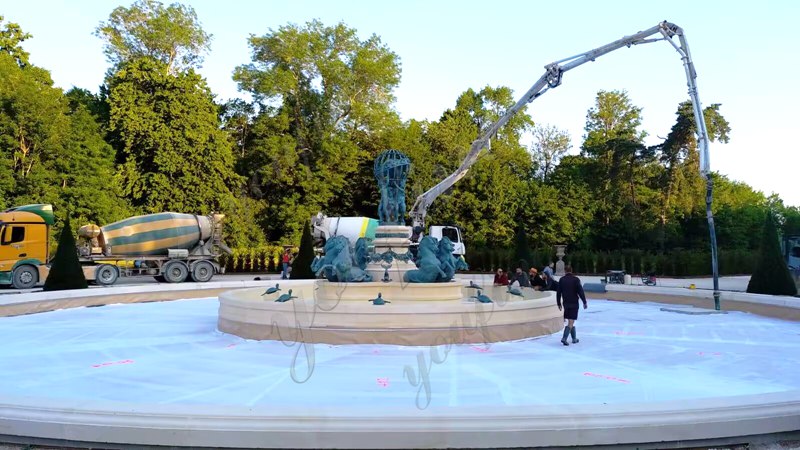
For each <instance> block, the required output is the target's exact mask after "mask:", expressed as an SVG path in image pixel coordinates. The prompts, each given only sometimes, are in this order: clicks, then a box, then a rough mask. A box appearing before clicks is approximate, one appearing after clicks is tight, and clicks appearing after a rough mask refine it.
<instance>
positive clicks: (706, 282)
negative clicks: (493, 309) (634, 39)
mask: <svg viewBox="0 0 800 450" xmlns="http://www.w3.org/2000/svg"><path fill="white" fill-rule="evenodd" d="M256 277H260V278H261V279H262V280H266V279H272V280H277V279H280V274H265V273H261V274H232V275H217V276H215V277H214V280H215V281H226V280H229V281H239V280H252V279H254V278H256ZM458 277H459V278H466V279H470V278H472V279H481V280H488V282H489V283H491V280H492V275H491V274H484V275H480V274H459V275H458ZM580 277H581V280H582V281H583V282H584V283H599V282H600V279H601V278H602V277H599V276H592V275H580ZM748 281H750V276H749V275H745V276H735V277H720V279H719V284H720V289H721V290H723V291H742V292H744V291H745V290H746V289H747V283H748ZM632 282H633V284H642V282H641V279H639V278H633V279H632ZM157 283H158V282H157V281H156V280H155V279H153V277H135V278H121V279H120V280H119V281H117V283H116V284H115V285H114V286H136V285H155V284H157ZM692 284H694V285H695V287H696V288H697V289H712V288H713V281H712V279H711V278H659V279H658V286H664V287H685V288H688V287H689V286H690V285H692ZM90 287H91V288H92V289H113V286H112V287H100V286H90ZM41 289H42V288H41V286H39V287H37V288H35V289H28V290H23V291H20V290H17V289H12V288H10V287H0V295H3V294H19V293H22V292H37V291H41Z"/></svg>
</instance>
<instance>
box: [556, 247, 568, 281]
mask: <svg viewBox="0 0 800 450" xmlns="http://www.w3.org/2000/svg"><path fill="white" fill-rule="evenodd" d="M566 249H567V246H566V245H563V244H561V245H556V256H557V257H558V261H557V262H556V275H557V276H559V277H561V276H564V261H563V258H564V255H565V253H564V250H566Z"/></svg>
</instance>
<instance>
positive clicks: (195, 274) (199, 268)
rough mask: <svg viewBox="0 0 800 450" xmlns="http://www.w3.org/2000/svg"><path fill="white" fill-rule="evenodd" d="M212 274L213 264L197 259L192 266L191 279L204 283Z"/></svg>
mask: <svg viewBox="0 0 800 450" xmlns="http://www.w3.org/2000/svg"><path fill="white" fill-rule="evenodd" d="M213 276H214V265H213V264H211V263H210V262H208V261H198V262H197V263H195V265H194V267H192V279H193V280H194V281H196V282H198V283H205V282H206V281H208V280H210V279H211V277H213Z"/></svg>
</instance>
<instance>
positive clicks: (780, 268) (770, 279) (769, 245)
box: [747, 211, 797, 295]
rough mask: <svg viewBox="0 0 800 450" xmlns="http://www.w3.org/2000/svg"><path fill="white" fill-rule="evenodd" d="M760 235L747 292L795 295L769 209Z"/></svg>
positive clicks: (793, 285) (773, 219)
mask: <svg viewBox="0 0 800 450" xmlns="http://www.w3.org/2000/svg"><path fill="white" fill-rule="evenodd" d="M761 236H762V239H761V249H760V252H759V257H758V261H757V263H756V269H755V270H754V271H753V276H751V277H750V282H749V283H748V284H747V292H749V293H754V294H770V295H796V294H797V286H796V285H795V283H794V280H793V279H792V275H791V274H790V273H789V269H788V267H786V261H784V260H783V255H781V249H780V244H779V237H778V232H777V229H776V227H775V218H774V217H773V215H772V212H771V211H770V212H767V215H766V220H765V222H764V231H763V233H762V235H761Z"/></svg>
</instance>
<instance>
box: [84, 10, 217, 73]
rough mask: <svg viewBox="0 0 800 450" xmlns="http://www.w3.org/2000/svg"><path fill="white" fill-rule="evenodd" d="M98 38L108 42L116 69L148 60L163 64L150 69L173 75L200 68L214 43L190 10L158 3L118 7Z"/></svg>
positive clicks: (107, 49)
mask: <svg viewBox="0 0 800 450" xmlns="http://www.w3.org/2000/svg"><path fill="white" fill-rule="evenodd" d="M95 35H96V36H97V37H99V38H101V39H103V41H104V42H105V47H104V52H105V54H106V57H108V60H109V61H110V62H111V63H112V64H114V65H115V66H117V67H119V66H121V65H122V64H123V63H126V62H129V61H133V60H136V59H140V58H148V59H154V60H157V61H159V62H161V63H162V64H160V65H155V66H152V67H151V69H159V70H166V71H169V72H171V73H176V72H179V71H182V70H186V69H189V68H193V67H194V68H196V67H199V66H200V64H201V63H202V61H203V54H204V53H205V52H207V51H208V48H209V42H210V41H211V36H210V35H209V34H207V33H206V32H205V31H203V28H202V27H201V26H200V22H199V21H198V19H197V14H196V13H195V11H194V9H193V8H192V7H191V6H186V5H182V4H180V3H173V4H171V5H169V6H164V5H163V4H162V3H161V2H159V1H156V0H137V1H136V2H134V3H133V4H132V5H131V6H130V7H128V8H126V7H124V6H119V7H117V8H116V9H114V11H112V12H111V15H110V16H109V18H108V21H107V22H102V23H101V24H100V26H98V27H97V29H96V30H95Z"/></svg>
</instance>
